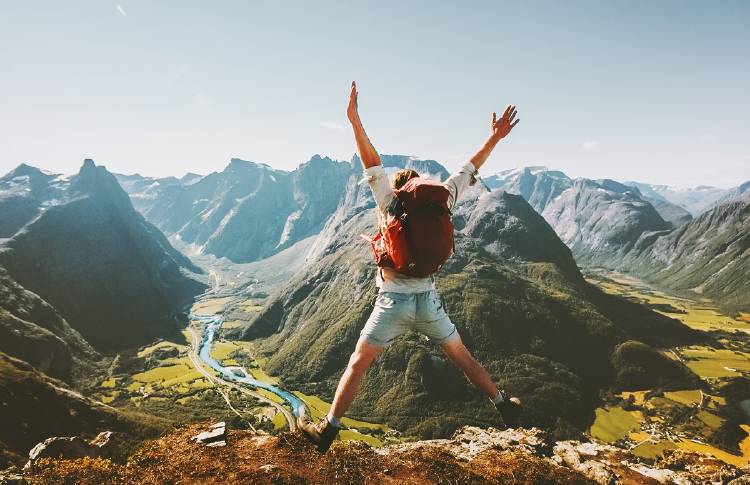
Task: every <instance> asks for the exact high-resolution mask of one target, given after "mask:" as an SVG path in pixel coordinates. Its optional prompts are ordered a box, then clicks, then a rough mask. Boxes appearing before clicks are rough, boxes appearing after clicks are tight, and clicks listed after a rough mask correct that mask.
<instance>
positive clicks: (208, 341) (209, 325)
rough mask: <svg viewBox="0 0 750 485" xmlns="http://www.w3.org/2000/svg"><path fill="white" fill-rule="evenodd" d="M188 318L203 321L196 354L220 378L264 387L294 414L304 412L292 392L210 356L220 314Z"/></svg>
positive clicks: (300, 402) (299, 400)
mask: <svg viewBox="0 0 750 485" xmlns="http://www.w3.org/2000/svg"><path fill="white" fill-rule="evenodd" d="M190 318H191V319H192V320H196V321H200V322H203V323H205V325H206V327H205V329H204V331H203V338H202V339H201V342H200V344H199V346H198V356H199V357H200V358H201V360H202V361H203V362H205V363H206V364H207V365H208V366H209V367H211V368H212V369H214V370H215V371H216V372H218V373H219V374H221V377H222V379H225V380H227V381H232V382H236V383H239V384H244V385H247V386H251V387H255V388H258V389H264V390H266V391H268V392H271V393H273V394H275V395H277V396H279V397H280V398H281V399H283V400H284V402H286V403H287V404H288V405H289V406H290V407H291V408H292V412H293V413H294V415H295V416H300V415H302V414H305V413H306V408H305V403H304V402H302V400H301V399H300V398H298V397H297V396H295V395H294V394H292V393H290V392H288V391H285V390H283V389H281V388H279V387H276V386H274V385H272V384H268V383H265V382H261V381H259V380H257V379H255V378H253V376H252V375H250V374H249V373H248V372H247V371H246V370H245V369H244V368H243V367H237V366H231V367H227V366H224V365H221V363H220V362H218V361H217V360H216V359H214V358H213V357H211V346H212V345H213V342H214V338H215V337H216V332H217V331H218V330H219V328H221V323H222V322H223V317H222V316H220V315H196V314H191V316H190Z"/></svg>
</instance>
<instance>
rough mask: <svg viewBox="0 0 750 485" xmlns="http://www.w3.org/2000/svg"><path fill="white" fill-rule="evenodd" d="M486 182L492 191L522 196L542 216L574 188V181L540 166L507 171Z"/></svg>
mask: <svg viewBox="0 0 750 485" xmlns="http://www.w3.org/2000/svg"><path fill="white" fill-rule="evenodd" d="M484 181H485V183H486V184H487V186H488V187H489V188H491V189H502V190H505V191H506V192H510V193H511V194H518V195H520V196H522V197H523V198H524V199H526V200H527V201H528V203H529V204H531V207H533V208H534V210H536V211H537V212H539V213H540V214H541V213H542V212H543V211H544V208H545V207H547V205H548V204H549V203H550V202H551V201H552V200H554V199H555V198H557V197H558V196H559V195H560V194H562V193H563V192H564V191H565V190H566V189H568V188H570V187H572V186H573V180H572V179H571V178H569V177H568V176H567V175H565V174H564V173H563V172H560V171H557V170H548V169H547V167H538V166H537V167H522V168H517V169H513V170H505V171H502V172H499V173H497V174H495V175H492V176H490V177H486V178H485V179H484Z"/></svg>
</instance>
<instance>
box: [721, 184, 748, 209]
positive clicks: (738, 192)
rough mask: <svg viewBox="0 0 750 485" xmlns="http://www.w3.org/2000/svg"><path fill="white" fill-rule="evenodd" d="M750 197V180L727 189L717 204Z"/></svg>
mask: <svg viewBox="0 0 750 485" xmlns="http://www.w3.org/2000/svg"><path fill="white" fill-rule="evenodd" d="M749 198H750V180H748V181H747V182H745V183H743V184H740V185H738V186H737V187H733V188H731V189H729V190H728V191H727V193H726V194H724V196H723V197H722V198H720V199H719V200H717V201H716V205H717V206H719V205H723V204H728V203H730V202H735V201H739V200H748V199H749Z"/></svg>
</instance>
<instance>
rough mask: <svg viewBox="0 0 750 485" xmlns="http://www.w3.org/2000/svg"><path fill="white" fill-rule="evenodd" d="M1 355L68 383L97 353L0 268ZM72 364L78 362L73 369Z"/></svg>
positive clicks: (38, 299)
mask: <svg viewBox="0 0 750 485" xmlns="http://www.w3.org/2000/svg"><path fill="white" fill-rule="evenodd" d="M0 352H5V353H6V354H8V355H10V356H12V357H16V358H18V359H22V360H24V361H26V362H28V363H29V364H31V365H33V366H34V367H35V368H36V369H37V370H39V371H41V372H44V373H46V374H47V375H49V376H52V377H56V378H58V379H63V380H66V381H69V380H70V379H71V377H72V375H71V373H72V372H74V371H77V372H81V368H82V367H84V365H85V364H86V363H90V362H91V361H93V360H98V359H99V356H98V354H97V353H96V352H95V351H94V350H93V349H92V348H91V346H90V345H89V344H88V342H86V341H85V340H84V339H83V337H82V336H81V335H80V334H79V333H78V332H77V331H75V330H73V329H72V328H71V327H70V325H69V324H68V322H67V321H65V319H64V318H63V317H62V316H60V314H59V313H58V312H57V310H55V309H54V308H53V307H52V306H51V305H50V304H49V303H47V302H46V301H44V300H42V299H41V298H39V296H37V295H35V294H34V293H32V292H30V291H28V290H26V289H25V288H23V287H22V286H21V285H19V284H18V283H17V282H15V281H14V280H13V279H12V278H11V277H10V275H8V273H7V272H6V271H5V270H4V269H3V268H1V267H0ZM74 361H79V364H80V365H78V369H74V365H73V364H74Z"/></svg>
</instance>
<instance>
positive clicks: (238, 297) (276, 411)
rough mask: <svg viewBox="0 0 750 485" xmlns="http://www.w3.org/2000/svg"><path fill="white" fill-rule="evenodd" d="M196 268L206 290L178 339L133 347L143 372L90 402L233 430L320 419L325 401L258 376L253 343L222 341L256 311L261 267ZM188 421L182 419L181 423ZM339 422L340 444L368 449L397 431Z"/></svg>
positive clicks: (105, 384) (112, 380)
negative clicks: (206, 418)
mask: <svg viewBox="0 0 750 485" xmlns="http://www.w3.org/2000/svg"><path fill="white" fill-rule="evenodd" d="M303 248H306V246H305V245H304V244H302V245H298V246H297V247H296V248H293V249H291V250H290V251H287V252H286V253H284V254H281V255H280V256H277V257H276V258H277V259H279V258H280V259H284V258H289V257H290V254H289V253H295V252H300V251H301V250H302V249H303ZM198 259H201V258H198ZM203 262H204V263H209V264H211V265H212V266H211V269H210V270H208V271H207V274H208V279H209V281H210V283H211V285H212V287H211V289H210V290H208V291H207V292H206V293H205V294H204V295H203V296H201V297H199V299H198V300H197V301H196V303H195V304H193V305H192V307H191V308H190V312H189V325H188V327H187V328H186V329H185V330H184V331H183V332H182V335H183V337H184V341H183V340H180V341H169V340H159V341H157V342H155V343H153V344H151V345H147V346H145V347H142V348H140V349H138V350H137V353H136V354H135V356H136V358H137V359H140V360H143V361H147V364H146V366H148V367H149V369H148V370H145V371H143V372H138V373H134V374H132V375H127V374H115V375H111V376H109V377H107V378H106V379H105V380H104V381H102V382H101V383H100V385H99V390H98V392H97V397H99V399H100V400H101V401H102V402H105V403H108V404H111V405H114V406H122V407H124V408H130V407H134V408H136V409H139V410H143V411H147V412H152V413H155V414H161V415H165V416H173V417H174V416H180V415H184V414H185V413H186V412H187V410H188V409H196V408H197V409H199V410H201V411H202V412H203V413H206V414H208V415H211V417H212V419H220V418H221V417H222V416H223V415H224V414H227V415H230V416H231V415H234V416H235V417H236V418H233V419H235V421H236V420H239V421H240V422H241V423H242V424H241V427H242V426H246V427H249V428H251V429H253V430H265V431H268V432H275V431H281V430H292V431H293V430H295V429H296V427H297V426H296V417H297V416H299V415H300V414H309V415H310V416H312V417H313V419H316V420H317V419H320V418H322V417H323V416H325V414H326V413H327V412H328V409H329V408H330V403H327V402H325V401H324V400H323V399H321V398H320V397H318V396H315V395H311V394H305V393H302V392H300V391H296V390H295V391H287V390H285V389H284V388H283V387H281V383H280V379H279V378H278V377H274V376H270V375H268V374H267V373H266V372H265V371H264V370H263V367H262V364H263V358H262V357H259V356H258V354H257V351H256V348H255V347H256V345H255V344H253V343H252V342H246V341H241V340H235V339H233V338H227V337H226V335H225V334H226V333H227V332H231V331H237V330H241V329H242V328H244V326H245V322H244V321H243V320H241V319H240V318H248V317H249V316H251V315H252V314H255V313H258V312H259V311H261V310H262V309H263V298H258V297H257V295H259V294H260V295H263V294H264V293H263V292H262V291H260V290H257V289H256V286H257V287H264V288H267V287H268V283H261V281H259V280H258V279H257V278H255V276H266V273H265V272H264V271H263V266H262V265H260V264H258V263H255V264H250V265H244V266H243V265H237V264H234V263H227V262H226V261H221V260H217V259H216V258H212V257H206V258H203ZM238 267H240V268H239V269H238ZM243 269H244V270H247V271H248V272H247V273H244V271H243ZM250 275H254V276H250ZM238 288H242V290H238ZM248 295H256V297H248ZM230 315H231V318H230V317H228V316H230ZM119 358H120V357H119V356H118V357H117V358H116V359H119ZM115 365H116V364H115ZM195 417H197V416H196V415H192V416H185V421H192V420H193V418H195ZM343 423H344V425H345V427H346V428H345V429H344V430H342V432H341V433H340V439H342V440H354V441H362V442H365V443H368V444H370V445H372V446H382V445H383V444H385V443H386V442H397V441H399V440H398V438H397V436H398V433H396V432H395V431H393V430H391V429H390V428H389V427H388V426H386V425H383V424H380V423H370V422H364V421H359V420H355V419H350V418H344V419H343Z"/></svg>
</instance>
